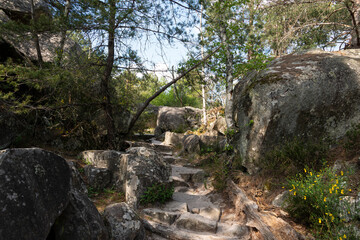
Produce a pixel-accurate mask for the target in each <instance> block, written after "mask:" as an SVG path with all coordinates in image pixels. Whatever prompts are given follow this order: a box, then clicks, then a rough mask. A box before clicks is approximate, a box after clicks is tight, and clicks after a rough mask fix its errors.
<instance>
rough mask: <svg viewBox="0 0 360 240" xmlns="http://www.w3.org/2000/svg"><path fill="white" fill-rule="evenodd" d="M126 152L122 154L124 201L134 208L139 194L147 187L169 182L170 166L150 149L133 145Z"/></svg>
mask: <svg viewBox="0 0 360 240" xmlns="http://www.w3.org/2000/svg"><path fill="white" fill-rule="evenodd" d="M127 152H128V154H124V159H125V160H126V163H127V171H126V182H125V189H126V191H125V195H126V202H127V203H128V204H129V205H130V206H131V207H133V208H135V209H136V208H137V207H138V205H139V203H140V199H141V196H142V195H143V194H144V193H145V191H146V190H147V189H148V188H149V187H151V186H153V185H154V184H159V183H168V182H169V177H170V174H171V167H170V165H168V164H167V163H166V162H165V161H164V160H163V158H162V157H161V155H159V154H158V153H156V152H155V151H154V150H152V149H149V148H145V147H133V148H130V149H128V150H127Z"/></svg>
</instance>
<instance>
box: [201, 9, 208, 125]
mask: <svg viewBox="0 0 360 240" xmlns="http://www.w3.org/2000/svg"><path fill="white" fill-rule="evenodd" d="M203 10H204V6H203V5H201V12H200V36H201V42H203V41H204V35H203V32H202V15H203ZM201 58H202V59H204V45H203V43H201ZM201 72H202V76H203V81H204V82H205V67H204V65H203V66H202V70H201ZM201 94H202V96H201V97H202V111H203V124H204V125H205V126H206V124H207V116H206V95H205V84H204V83H203V84H201Z"/></svg>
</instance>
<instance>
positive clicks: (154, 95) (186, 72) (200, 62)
mask: <svg viewBox="0 0 360 240" xmlns="http://www.w3.org/2000/svg"><path fill="white" fill-rule="evenodd" d="M219 49H220V46H219V47H217V48H216V49H215V50H214V51H213V52H211V53H210V54H209V55H207V56H206V57H205V58H203V59H202V60H201V61H199V62H198V63H196V64H195V65H194V66H192V67H191V68H189V69H188V70H186V71H185V72H183V73H182V74H180V75H179V76H177V77H176V78H175V79H173V80H172V81H171V82H169V83H168V84H166V85H165V86H163V87H162V88H160V89H159V90H158V91H157V92H156V93H154V94H153V95H152V96H151V97H149V98H148V99H147V100H146V101H145V102H144V104H143V105H142V106H141V107H140V108H139V109H138V111H137V112H136V114H135V115H134V117H133V118H132V119H131V122H130V124H129V127H128V130H127V134H129V133H130V131H131V129H132V128H133V127H134V126H135V123H136V121H137V120H138V119H139V117H140V115H141V114H142V113H143V112H144V110H145V109H146V107H147V106H148V105H149V104H150V102H151V101H152V100H154V99H155V98H156V97H157V96H159V95H160V94H161V93H162V92H163V91H165V90H166V89H167V88H168V87H170V86H171V85H173V84H174V83H176V82H177V81H179V80H180V79H182V78H183V77H184V76H185V75H186V74H188V73H189V72H191V71H192V70H194V69H195V68H197V67H199V66H200V65H201V64H203V63H204V62H205V61H207V60H208V59H209V58H210V57H211V56H212V55H214V54H215V53H216V52H217V51H218V50H219Z"/></svg>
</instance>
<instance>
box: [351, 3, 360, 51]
mask: <svg viewBox="0 0 360 240" xmlns="http://www.w3.org/2000/svg"><path fill="white" fill-rule="evenodd" d="M351 15H352V21H353V26H354V29H353V31H352V34H351V48H360V0H354V1H353V11H352V14H351Z"/></svg>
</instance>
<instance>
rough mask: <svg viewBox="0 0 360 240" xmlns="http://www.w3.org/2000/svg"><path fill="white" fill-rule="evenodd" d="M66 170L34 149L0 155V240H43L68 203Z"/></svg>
mask: <svg viewBox="0 0 360 240" xmlns="http://www.w3.org/2000/svg"><path fill="white" fill-rule="evenodd" d="M69 191H70V169H69V166H68V164H67V163H66V161H65V160H64V159H63V158H61V157H60V156H58V155H56V154H54V153H51V152H47V151H44V150H42V149H38V148H29V149H8V150H4V151H1V152H0V206H1V207H0V211H1V214H0V223H1V224H0V239H9V240H11V239H14V240H15V239H24V240H27V239H29V240H32V239H46V238H47V236H48V234H49V231H50V228H51V225H52V224H53V223H54V222H55V220H56V219H57V218H58V216H59V215H60V214H61V213H62V212H63V211H64V209H65V208H66V207H67V205H68V202H69Z"/></svg>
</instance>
